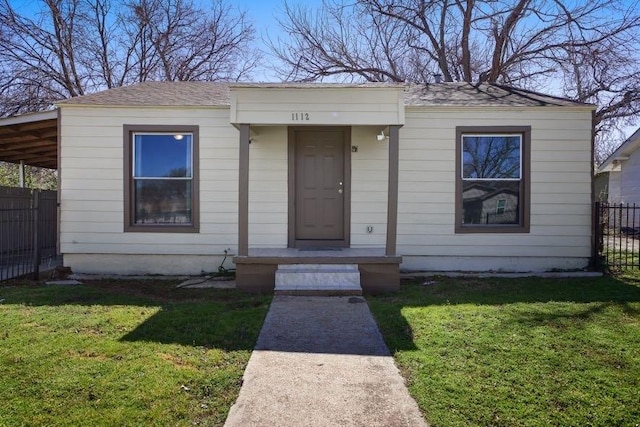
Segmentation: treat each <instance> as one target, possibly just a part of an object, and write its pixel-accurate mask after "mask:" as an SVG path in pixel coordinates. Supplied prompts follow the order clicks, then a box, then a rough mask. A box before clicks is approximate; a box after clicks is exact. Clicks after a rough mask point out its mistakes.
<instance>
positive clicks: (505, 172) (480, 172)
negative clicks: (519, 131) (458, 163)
mask: <svg viewBox="0 0 640 427" xmlns="http://www.w3.org/2000/svg"><path fill="white" fill-rule="evenodd" d="M462 144H463V154H462V161H463V168H462V177H463V178H486V179H495V178H502V179H520V136H519V135H463V136H462Z"/></svg>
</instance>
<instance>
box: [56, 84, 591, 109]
mask: <svg viewBox="0 0 640 427" xmlns="http://www.w3.org/2000/svg"><path fill="white" fill-rule="evenodd" d="M399 86H400V87H404V90H405V105H407V106H431V105H439V106H478V107H482V106H513V107H540V106H589V104H583V103H579V102H574V101H571V100H568V99H563V98H557V97H553V96H549V95H543V94H540V93H536V92H530V91H526V90H523V89H516V88H511V87H507V86H500V85H489V84H470V83H460V82H454V83H436V84H428V85H425V84H403V83H363V84H335V83H219V82H144V83H138V84H135V85H132V86H124V87H119V88H115V89H110V90H105V91H102V92H97V93H93V94H90V95H85V96H79V97H75V98H70V99H66V100H63V101H60V102H58V104H59V105H112V106H116V105H117V106H226V105H229V104H230V89H231V88H234V87H236V88H247V87H248V88H251V87H255V88H267V89H268V88H312V89H323V88H336V87H337V88H357V87H399Z"/></svg>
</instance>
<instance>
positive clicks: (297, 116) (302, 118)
mask: <svg viewBox="0 0 640 427" xmlns="http://www.w3.org/2000/svg"><path fill="white" fill-rule="evenodd" d="M291 120H292V121H294V122H306V121H309V120H310V118H309V113H304V112H297V113H291Z"/></svg>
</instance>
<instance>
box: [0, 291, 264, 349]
mask: <svg viewBox="0 0 640 427" xmlns="http://www.w3.org/2000/svg"><path fill="white" fill-rule="evenodd" d="M175 285H176V283H175V282H167V281H153V280H149V281H139V280H135V281H99V282H98V281H96V282H91V283H89V284H88V285H77V286H42V285H34V284H29V283H28V282H14V283H9V285H2V286H0V300H2V304H23V305H26V306H65V305H79V306H87V307H89V306H133V307H146V308H155V309H156V310H157V311H156V312H155V314H153V315H151V316H150V317H147V318H146V319H145V320H144V321H142V322H141V323H140V324H138V325H137V327H136V328H135V329H133V330H132V331H130V332H129V333H127V334H125V335H124V336H122V337H121V338H120V340H121V341H148V342H158V343H163V344H182V345H187V346H201V347H207V348H218V349H221V350H226V351H236V350H249V351H250V350H253V347H254V345H255V343H256V340H257V337H258V334H259V332H260V328H261V326H262V322H263V320H264V317H265V316H266V313H267V310H268V308H269V304H270V302H271V297H270V296H265V295H248V294H243V293H240V292H238V291H235V290H223V289H176V288H175Z"/></svg>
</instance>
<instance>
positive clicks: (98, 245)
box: [61, 98, 591, 273]
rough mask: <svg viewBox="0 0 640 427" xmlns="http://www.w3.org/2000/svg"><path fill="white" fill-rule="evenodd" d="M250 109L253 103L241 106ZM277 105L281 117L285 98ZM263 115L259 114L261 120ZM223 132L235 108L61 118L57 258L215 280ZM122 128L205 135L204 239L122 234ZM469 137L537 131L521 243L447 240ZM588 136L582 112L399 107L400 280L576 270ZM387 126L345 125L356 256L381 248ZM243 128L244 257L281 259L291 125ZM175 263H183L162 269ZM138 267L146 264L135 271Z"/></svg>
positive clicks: (227, 221) (586, 243)
mask: <svg viewBox="0 0 640 427" xmlns="http://www.w3.org/2000/svg"><path fill="white" fill-rule="evenodd" d="M309 99H312V98H309ZM361 100H362V99H361ZM245 101H246V102H247V104H245V105H249V103H248V102H249V101H250V100H249V99H247V100H245ZM278 102H281V103H282V105H283V106H284V105H286V102H287V99H282V100H279V101H278ZM345 103H346V100H345ZM258 104H259V103H258ZM258 104H256V105H258ZM256 108H257V107H256ZM260 108H261V109H256V111H258V110H260V111H262V112H269V109H268V108H264V106H263V107H260ZM283 108H284V107H283ZM350 108H355V107H354V106H353V105H351V106H350ZM370 108H372V107H370ZM384 108H386V107H384ZM384 108H383V107H380V110H384ZM283 111H284V110H283ZM360 111H361V112H367V114H371V111H369V110H365V109H361V110H360ZM403 115H404V113H403ZM403 120H405V118H404V117H403ZM229 121H230V110H229V109H224V108H222V109H212V108H184V109H177V108H174V109H167V108H146V109H129V108H82V109H81V108H75V107H63V110H62V123H61V124H62V134H61V138H62V142H61V157H62V161H61V171H62V174H61V176H62V183H61V199H62V205H61V250H62V252H63V253H65V254H66V258H65V259H66V260H70V262H76V263H78V264H79V265H83V266H84V267H85V269H86V271H91V272H105V271H109V269H113V266H114V265H118V263H124V264H126V261H127V260H129V259H130V258H128V257H127V255H132V254H136V257H135V258H131V259H132V260H133V261H130V262H129V265H127V266H123V271H127V272H130V273H135V272H144V271H143V270H145V269H147V270H149V271H147V272H168V271H169V270H172V269H173V271H175V272H180V273H187V272H191V273H199V269H201V270H205V271H213V270H215V269H216V268H217V264H216V263H219V262H221V259H222V256H223V253H224V251H225V250H228V249H230V251H231V253H235V251H236V247H237V229H238V226H237V221H238V139H239V133H238V131H237V129H235V128H234V127H233V126H231V125H230V124H229ZM124 124H140V125H153V124H176V125H198V126H199V127H200V233H184V234H179V233H170V234H165V233H124V232H123V226H124V224H123V220H124V213H123V206H124V201H123V197H124V188H123V140H122V138H123V125H124ZM297 124H299V123H297ZM383 124H384V125H386V124H389V123H383ZM473 125H478V126H487V125H495V126H504V125H521V126H531V127H532V132H531V138H532V141H531V215H530V219H531V231H530V233H527V234H455V233H454V213H455V164H454V161H455V140H454V139H455V128H456V126H473ZM590 126H591V114H590V112H588V111H571V110H568V111H565V110H560V109H532V110H530V111H506V110H500V111H493V112H492V111H489V110H488V109H484V110H481V109H476V110H469V111H464V110H459V109H458V110H454V109H450V110H443V111H433V110H432V109H426V108H413V109H412V108H409V109H407V111H406V123H405V125H404V126H403V127H402V128H401V129H400V173H399V181H400V184H399V205H398V239H397V240H398V253H399V254H400V255H403V256H404V263H403V268H405V269H413V270H489V269H492V270H500V269H501V270H511V271H513V270H520V271H522V270H537V269H550V268H577V267H580V266H583V265H584V264H585V263H586V260H587V258H588V257H589V254H590V235H591V207H590V198H591V185H590V180H591V177H590V170H591V153H590V136H591V133H590ZM382 128H383V126H381V125H379V126H352V134H351V144H352V146H353V147H357V151H353V152H352V153H351V175H352V182H351V206H350V212H351V246H352V247H383V246H384V244H385V239H386V221H387V195H388V193H387V180H388V175H387V174H388V148H389V144H388V142H387V141H382V142H379V141H377V138H376V134H378V133H379V132H380V130H381V129H382ZM251 130H252V133H251V138H252V143H251V146H250V176H249V245H250V247H252V248H255V247H275V248H277V247H280V248H282V247H286V245H287V230H288V224H287V221H288V204H287V203H288V190H287V180H288V173H287V165H288V163H287V156H288V141H287V138H288V134H287V127H286V126H252V128H251ZM368 227H372V231H371V232H369V231H368V230H367V228H368ZM170 256H178V257H177V258H175V259H177V260H182V261H181V262H176V261H175V260H173V259H172V261H170V262H167V261H166V260H167V259H169V258H168V257H170ZM163 260H164V261H163ZM138 261H140V262H142V264H141V265H139V266H135V265H134V264H135V263H136V262H138ZM227 262H228V261H227ZM72 267H73V265H72ZM187 270H189V271H187Z"/></svg>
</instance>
